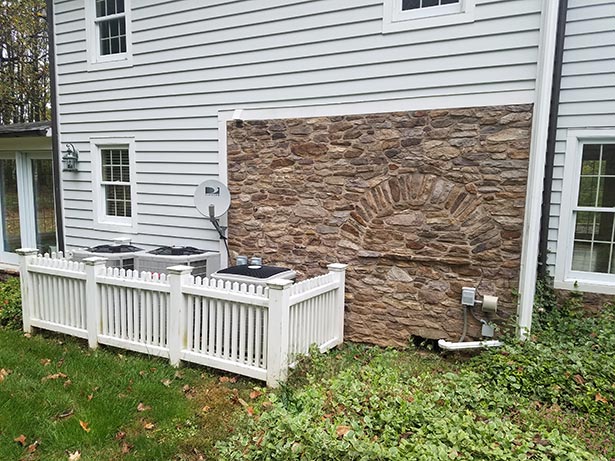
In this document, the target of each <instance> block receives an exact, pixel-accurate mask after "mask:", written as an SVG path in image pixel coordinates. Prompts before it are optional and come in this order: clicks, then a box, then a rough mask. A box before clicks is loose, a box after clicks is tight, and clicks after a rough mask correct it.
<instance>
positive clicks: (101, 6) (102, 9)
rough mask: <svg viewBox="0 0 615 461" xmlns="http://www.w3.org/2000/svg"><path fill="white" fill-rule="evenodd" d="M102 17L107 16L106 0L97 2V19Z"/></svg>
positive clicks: (97, 0)
mask: <svg viewBox="0 0 615 461" xmlns="http://www.w3.org/2000/svg"><path fill="white" fill-rule="evenodd" d="M102 16H107V8H106V5H105V0H96V17H97V18H100V17H102Z"/></svg>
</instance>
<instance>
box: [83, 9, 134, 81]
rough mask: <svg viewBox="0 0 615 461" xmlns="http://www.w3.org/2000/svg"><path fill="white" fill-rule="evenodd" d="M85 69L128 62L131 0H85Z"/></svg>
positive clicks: (129, 53) (129, 58)
mask: <svg viewBox="0 0 615 461" xmlns="http://www.w3.org/2000/svg"><path fill="white" fill-rule="evenodd" d="M85 4H86V28H87V51H88V64H89V67H88V70H94V69H99V68H108V67H118V66H122V65H127V64H128V65H130V64H131V58H132V56H131V34H130V0H86V3H85Z"/></svg>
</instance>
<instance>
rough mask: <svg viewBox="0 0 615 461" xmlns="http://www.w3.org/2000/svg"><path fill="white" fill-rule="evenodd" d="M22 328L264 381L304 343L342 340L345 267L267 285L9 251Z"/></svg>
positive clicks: (273, 381)
mask: <svg viewBox="0 0 615 461" xmlns="http://www.w3.org/2000/svg"><path fill="white" fill-rule="evenodd" d="M17 253H18V254H19V255H20V257H21V262H20V270H21V292H22V305H23V323H24V330H25V331H27V332H29V331H31V329H32V327H37V328H42V329H46V330H52V331H57V332H60V333H65V334H69V335H73V336H77V337H80V338H85V339H87V340H88V342H89V345H90V347H92V348H95V347H97V346H98V344H106V345H110V346H114V347H119V348H123V349H128V350H132V351H137V352H142V353H145V354H151V355H156V356H160V357H166V358H168V359H169V360H170V362H171V364H173V365H179V363H180V362H181V361H182V360H183V361H186V362H193V363H198V364H201V365H206V366H210V367H214V368H218V369H222V370H226V371H229V372H232V373H237V374H241V375H244V376H249V377H252V378H255V379H260V380H263V381H266V382H267V384H268V385H270V386H275V385H277V384H278V383H279V382H281V381H284V380H285V379H286V375H287V373H288V368H289V366H291V365H292V363H293V361H294V360H295V357H297V355H299V354H306V353H307V352H308V350H309V347H310V346H311V345H312V344H316V345H317V346H318V347H319V349H320V351H321V352H324V351H326V350H328V349H331V348H332V347H335V346H336V345H338V344H340V343H342V341H343V338H344V286H345V271H346V265H344V264H331V265H329V266H328V267H329V272H328V273H327V274H325V275H322V276H319V277H316V278H312V279H308V280H305V281H303V282H299V283H295V284H293V282H291V281H290V280H282V279H279V280H273V281H271V282H270V283H268V284H267V286H258V285H252V284H239V283H237V282H228V281H222V280H216V279H208V278H201V277H193V276H192V275H190V272H191V271H192V268H191V267H188V266H173V267H170V268H168V272H169V275H164V274H162V275H159V274H152V273H149V272H141V273H139V272H137V271H130V270H128V271H125V270H123V269H118V268H108V267H106V266H105V262H106V259H104V258H88V259H85V260H84V261H82V262H75V261H70V260H67V259H64V258H63V257H62V255H61V254H58V255H55V254H54V255H52V256H49V255H45V256H41V255H38V254H37V251H36V250H30V249H21V250H17Z"/></svg>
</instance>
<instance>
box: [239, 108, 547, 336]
mask: <svg viewBox="0 0 615 461" xmlns="http://www.w3.org/2000/svg"><path fill="white" fill-rule="evenodd" d="M531 122H532V106H531V105H514V106H493V107H480V108H468V109H451V110H432V111H415V112H395V113H386V114H370V115H353V116H343V117H323V118H305V119H285V120H261V121H241V120H236V121H230V122H228V168H229V186H230V189H231V193H232V198H233V200H232V203H233V205H232V207H231V211H230V214H229V233H230V245H231V250H232V255H233V256H235V255H237V254H245V255H261V256H263V257H264V260H265V262H266V263H267V264H275V265H281V266H286V267H291V268H293V269H295V270H297V271H298V272H299V273H300V275H301V276H313V275H316V274H320V273H323V272H324V271H325V267H326V264H327V263H331V262H343V263H348V264H349V265H350V267H349V271H348V282H347V295H346V299H347V313H346V334H347V338H348V339H350V340H354V341H361V342H370V343H375V344H381V345H396V346H400V345H401V346H403V345H406V344H408V341H409V339H410V337H411V336H420V337H425V338H433V339H438V338H448V339H455V340H456V339H458V338H459V336H460V333H461V330H462V324H463V311H462V308H461V306H460V296H461V288H462V287H463V286H478V287H479V292H480V293H482V294H495V295H497V296H499V297H500V304H501V311H502V313H501V315H502V316H503V317H507V316H509V315H510V314H512V313H514V311H515V310H516V306H515V299H514V295H513V292H514V290H515V288H516V287H517V286H518V279H519V266H520V256H521V236H522V232H523V215H524V206H525V190H526V182H527V168H528V156H529V143H530V127H531ZM536 199H537V200H539V199H540V198H539V197H537V198H536ZM470 320H471V335H473V336H476V335H477V334H478V331H479V325H478V323H477V322H476V321H474V320H473V319H470Z"/></svg>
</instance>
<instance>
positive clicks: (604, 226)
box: [594, 213, 614, 243]
mask: <svg viewBox="0 0 615 461" xmlns="http://www.w3.org/2000/svg"><path fill="white" fill-rule="evenodd" d="M595 215H596V222H595V227H594V240H597V241H600V242H608V243H610V242H612V241H613V216H614V214H613V213H595Z"/></svg>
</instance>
